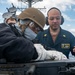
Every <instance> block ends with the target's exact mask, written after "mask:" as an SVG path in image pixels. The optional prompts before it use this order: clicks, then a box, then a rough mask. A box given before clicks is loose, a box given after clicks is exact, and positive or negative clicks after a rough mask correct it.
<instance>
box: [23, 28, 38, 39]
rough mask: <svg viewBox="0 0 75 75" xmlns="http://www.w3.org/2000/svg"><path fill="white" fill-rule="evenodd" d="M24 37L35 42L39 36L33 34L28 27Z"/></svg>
mask: <svg viewBox="0 0 75 75" xmlns="http://www.w3.org/2000/svg"><path fill="white" fill-rule="evenodd" d="M24 35H25V37H26V38H28V39H30V40H33V39H35V37H36V36H37V34H36V33H35V32H33V31H32V30H31V29H30V28H29V27H27V28H26V29H25V31H24Z"/></svg>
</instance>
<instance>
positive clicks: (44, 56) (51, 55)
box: [34, 44, 67, 61]
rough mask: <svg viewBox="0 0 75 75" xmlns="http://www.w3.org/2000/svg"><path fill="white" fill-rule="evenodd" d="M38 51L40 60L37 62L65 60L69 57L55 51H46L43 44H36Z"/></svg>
mask: <svg viewBox="0 0 75 75" xmlns="http://www.w3.org/2000/svg"><path fill="white" fill-rule="evenodd" d="M34 46H35V48H36V51H37V53H38V58H37V59H36V60H35V61H37V60H63V59H67V57H66V56H65V55H64V54H63V53H61V52H58V51H55V50H52V51H51V50H46V49H44V47H43V46H42V45H41V44H34Z"/></svg>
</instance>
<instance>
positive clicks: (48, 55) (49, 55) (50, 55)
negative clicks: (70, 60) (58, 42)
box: [46, 50, 67, 60]
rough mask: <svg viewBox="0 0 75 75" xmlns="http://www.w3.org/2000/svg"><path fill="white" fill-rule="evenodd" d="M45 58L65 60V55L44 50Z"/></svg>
mask: <svg viewBox="0 0 75 75" xmlns="http://www.w3.org/2000/svg"><path fill="white" fill-rule="evenodd" d="M46 59H51V60H65V59H67V57H66V56H65V55H64V54H63V53H62V52H59V51H55V50H52V51H51V50H50V51H46Z"/></svg>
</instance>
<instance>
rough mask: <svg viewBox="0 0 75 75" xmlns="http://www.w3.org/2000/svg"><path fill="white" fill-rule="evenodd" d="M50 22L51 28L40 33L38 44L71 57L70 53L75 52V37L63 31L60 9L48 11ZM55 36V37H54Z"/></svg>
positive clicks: (74, 53)
mask: <svg viewBox="0 0 75 75" xmlns="http://www.w3.org/2000/svg"><path fill="white" fill-rule="evenodd" d="M47 15H48V22H49V25H50V27H49V28H48V29H47V30H44V31H42V32H39V33H38V35H37V37H36V39H37V40H38V43H41V44H42V45H44V46H46V48H54V49H56V50H57V51H60V52H62V53H64V54H65V55H66V56H67V57H69V53H70V51H71V53H72V54H73V55H75V52H73V49H74V46H75V37H74V35H73V34H72V33H70V32H69V31H66V30H63V29H62V28H61V27H60V25H61V19H60V16H61V12H60V10H59V9H58V8H55V7H53V8H51V9H50V10H49V11H48V14H47ZM53 34H54V35H53Z"/></svg>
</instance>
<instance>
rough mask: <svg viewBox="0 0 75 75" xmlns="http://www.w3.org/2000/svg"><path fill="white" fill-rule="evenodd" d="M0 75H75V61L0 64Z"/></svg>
mask: <svg viewBox="0 0 75 75" xmlns="http://www.w3.org/2000/svg"><path fill="white" fill-rule="evenodd" d="M0 75H75V61H74V60H65V61H64V60H62V61H37V62H30V63H21V64H14V63H4V64H0Z"/></svg>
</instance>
